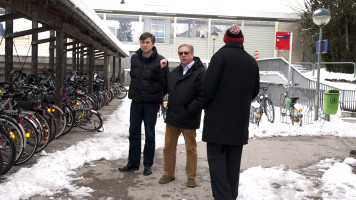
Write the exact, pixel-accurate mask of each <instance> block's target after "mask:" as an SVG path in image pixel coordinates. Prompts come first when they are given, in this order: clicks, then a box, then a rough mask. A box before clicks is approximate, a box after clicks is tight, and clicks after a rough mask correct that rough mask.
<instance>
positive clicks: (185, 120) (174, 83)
mask: <svg viewBox="0 0 356 200" xmlns="http://www.w3.org/2000/svg"><path fill="white" fill-rule="evenodd" d="M178 54H179V59H180V61H181V64H180V65H179V66H178V67H177V68H175V69H174V70H173V71H172V72H171V73H169V74H168V78H167V81H168V110H167V117H166V121H165V122H166V134H165V143H164V149H163V162H164V175H163V176H162V178H161V179H160V180H159V183H161V184H165V183H169V182H170V181H173V180H175V177H174V174H175V166H176V151H177V142H178V138H179V135H180V134H181V133H182V134H183V137H184V140H185V147H186V152H187V160H186V175H187V178H188V183H187V186H188V187H195V186H196V185H197V184H196V180H195V178H196V171H197V160H198V154H197V143H196V140H195V137H196V129H198V128H199V126H200V118H201V112H202V102H201V98H202V80H203V76H204V73H205V68H204V65H203V64H202V62H201V61H200V59H199V58H198V57H194V48H193V46H192V45H189V44H182V45H180V46H179V48H178Z"/></svg>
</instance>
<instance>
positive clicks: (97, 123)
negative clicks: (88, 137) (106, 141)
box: [75, 110, 103, 132]
mask: <svg viewBox="0 0 356 200" xmlns="http://www.w3.org/2000/svg"><path fill="white" fill-rule="evenodd" d="M79 111H80V110H79ZM92 112H93V115H92V116H91V117H90V118H88V117H82V118H80V119H77V120H76V121H75V125H76V126H77V127H79V128H81V129H83V130H86V131H97V132H99V131H100V129H101V128H102V127H103V120H102V118H101V116H100V114H99V113H98V112H96V111H92Z"/></svg>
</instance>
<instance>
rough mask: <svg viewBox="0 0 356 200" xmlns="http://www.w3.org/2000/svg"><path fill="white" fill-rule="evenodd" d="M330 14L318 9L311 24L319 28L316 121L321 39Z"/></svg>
mask: <svg viewBox="0 0 356 200" xmlns="http://www.w3.org/2000/svg"><path fill="white" fill-rule="evenodd" d="M330 18H331V15H330V12H329V11H328V10H327V9H325V8H319V9H318V10H316V11H315V12H314V13H313V22H314V23H315V24H316V25H318V26H319V27H320V32H319V50H318V73H317V81H316V95H315V116H314V120H315V121H316V120H318V118H319V116H318V112H319V92H320V60H321V38H322V32H323V26H325V25H326V24H327V23H328V22H329V21H330Z"/></svg>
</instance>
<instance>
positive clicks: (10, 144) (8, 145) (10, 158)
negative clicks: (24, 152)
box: [0, 125, 16, 174]
mask: <svg viewBox="0 0 356 200" xmlns="http://www.w3.org/2000/svg"><path fill="white" fill-rule="evenodd" d="M0 126H1V125H0ZM0 153H1V157H2V171H1V174H5V173H6V172H8V171H9V170H10V169H11V167H12V166H13V165H14V164H15V161H16V146H15V143H14V141H13V139H11V137H10V136H9V135H8V134H6V133H4V130H3V129H2V127H0Z"/></svg>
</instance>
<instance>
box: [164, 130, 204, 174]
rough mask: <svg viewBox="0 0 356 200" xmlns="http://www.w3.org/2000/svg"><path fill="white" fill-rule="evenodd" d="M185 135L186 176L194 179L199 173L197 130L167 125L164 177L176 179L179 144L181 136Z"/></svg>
mask: <svg viewBox="0 0 356 200" xmlns="http://www.w3.org/2000/svg"><path fill="white" fill-rule="evenodd" d="M181 133H182V134H183V137H184V141H185V149H186V152H187V160H186V174H187V178H188V179H194V180H195V177H196V172H197V162H198V153H197V142H196V140H195V137H196V129H183V128H177V127H174V126H171V125H169V124H166V134H165V141H164V149H163V162H164V166H163V170H164V175H166V176H169V177H174V174H175V167H176V153H177V143H178V138H179V135H180V134H181Z"/></svg>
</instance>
